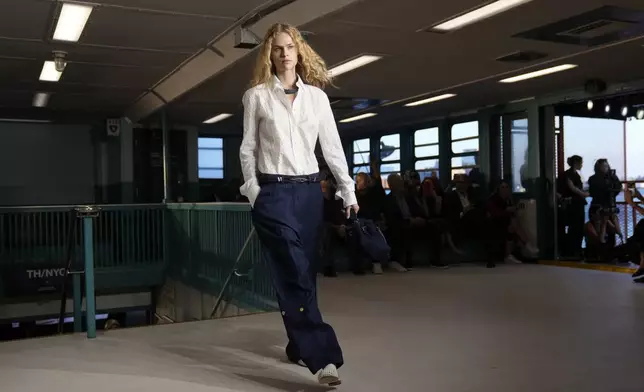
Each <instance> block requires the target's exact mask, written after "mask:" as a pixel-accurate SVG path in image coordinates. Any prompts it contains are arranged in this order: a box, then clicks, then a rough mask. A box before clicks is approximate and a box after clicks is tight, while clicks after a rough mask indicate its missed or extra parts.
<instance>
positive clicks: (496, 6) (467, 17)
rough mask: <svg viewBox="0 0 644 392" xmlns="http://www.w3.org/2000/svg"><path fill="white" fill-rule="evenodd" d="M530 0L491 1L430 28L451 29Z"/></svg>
mask: <svg viewBox="0 0 644 392" xmlns="http://www.w3.org/2000/svg"><path fill="white" fill-rule="evenodd" d="M531 1H532V0H498V1H495V2H493V3H490V4H487V5H484V6H483V7H480V8H477V9H475V10H472V11H470V12H467V13H465V14H463V15H460V16H457V17H455V18H452V19H450V20H447V21H445V22H443V23H441V24H439V25H437V26H434V27H432V30H438V31H452V30H456V29H460V28H461V27H465V26H467V25H470V24H472V23H476V22H479V21H481V20H484V19H487V18H490V17H492V16H494V15H496V14H500V13H501V12H505V11H507V10H509V9H511V8H514V7H518V6H520V5H522V4H525V3H529V2H531Z"/></svg>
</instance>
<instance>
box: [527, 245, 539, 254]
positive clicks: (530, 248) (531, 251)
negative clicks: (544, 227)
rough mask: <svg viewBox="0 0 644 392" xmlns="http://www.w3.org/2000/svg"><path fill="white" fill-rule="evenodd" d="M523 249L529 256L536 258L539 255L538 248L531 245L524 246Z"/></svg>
mask: <svg viewBox="0 0 644 392" xmlns="http://www.w3.org/2000/svg"><path fill="white" fill-rule="evenodd" d="M524 249H525V250H526V252H527V253H528V254H529V255H530V256H537V255H538V254H539V248H537V247H536V246H534V245H532V244H525V246H524Z"/></svg>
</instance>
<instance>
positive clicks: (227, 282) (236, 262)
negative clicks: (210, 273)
mask: <svg viewBox="0 0 644 392" xmlns="http://www.w3.org/2000/svg"><path fill="white" fill-rule="evenodd" d="M254 234H255V227H253V228H252V229H251V230H250V233H249V234H248V237H246V241H245V242H244V246H242V248H241V250H240V251H239V254H237V260H235V263H234V264H233V268H232V271H230V274H228V277H227V278H226V281H225V282H224V285H223V286H221V291H219V297H217V302H216V303H215V306H214V307H213V308H212V311H211V312H210V318H214V317H215V315H216V314H217V309H219V305H221V302H222V301H223V299H224V293H225V292H226V288H228V285H229V284H230V280H231V279H232V278H233V275H235V276H238V277H241V276H246V275H248V272H247V273H245V274H242V273H240V272H239V271H238V270H237V266H238V265H239V261H240V260H241V258H242V256H243V255H244V252H245V251H246V248H247V247H248V244H250V240H251V239H252V238H253V235H254Z"/></svg>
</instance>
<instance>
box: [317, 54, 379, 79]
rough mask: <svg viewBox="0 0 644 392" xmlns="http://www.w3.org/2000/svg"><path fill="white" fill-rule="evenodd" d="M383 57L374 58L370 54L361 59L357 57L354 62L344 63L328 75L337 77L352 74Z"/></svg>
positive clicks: (332, 69)
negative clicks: (355, 70)
mask: <svg viewBox="0 0 644 392" xmlns="http://www.w3.org/2000/svg"><path fill="white" fill-rule="evenodd" d="M381 58H382V57H381V56H374V55H370V54H365V55H362V56H360V57H356V58H355V59H353V60H349V61H347V62H345V63H342V64H340V65H338V66H337V67H333V68H331V69H330V70H329V71H328V74H329V76H330V77H336V76H338V75H342V74H343V73H347V72H351V71H353V70H354V69H356V68H360V67H364V66H365V65H367V64H371V63H373V62H374V61H378V60H380V59H381Z"/></svg>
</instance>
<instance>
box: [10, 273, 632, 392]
mask: <svg viewBox="0 0 644 392" xmlns="http://www.w3.org/2000/svg"><path fill="white" fill-rule="evenodd" d="M320 299H321V303H322V307H323V311H324V314H325V317H326V318H327V320H328V321H329V322H331V323H332V324H333V325H334V326H335V328H336V330H337V333H338V336H339V337H340V340H341V342H342V344H343V348H344V350H345V360H346V365H345V366H344V367H343V368H342V369H341V376H342V379H343V385H341V386H340V387H339V389H340V390H345V391H351V392H362V391H388V392H412V391H419V392H421V391H422V392H429V391H431V392H469V391H472V392H505V391H507V392H533V391H534V392H549V391H561V392H572V391H584V392H608V391H638V392H641V391H643V390H644V285H636V284H633V283H631V281H630V279H629V276H628V275H624V274H616V273H607V272H596V271H585V270H575V269H568V268H557V267H545V266H527V265H523V266H505V267H501V268H497V269H496V270H487V269H485V268H481V267H474V266H462V267H458V268H453V269H451V270H448V271H436V270H431V271H425V270H418V271H414V272H412V273H407V274H395V273H391V274H385V275H384V276H367V277H353V276H343V277H340V278H339V279H335V280H333V279H331V280H329V279H324V280H322V281H321V293H320ZM284 343H285V342H284V333H283V331H282V326H281V321H280V318H279V315H277V314H266V315H258V316H246V317H239V318H235V319H227V320H216V321H204V322H195V323H184V324H178V325H168V326H157V327H146V328H138V329H128V330H119V331H110V332H109V333H107V334H102V335H101V336H99V338H98V339H96V340H93V341H88V340H86V339H85V338H84V337H83V336H82V335H78V336H63V337H52V338H44V339H33V340H26V341H16V342H9V343H2V344H0V390H1V391H2V392H16V391H47V392H59V391H60V392H62V391H64V392H77V391H78V392H80V391H83V392H86V391H92V392H99V391H110V392H128V391H155V392H163V391H174V392H179V389H184V388H185V390H186V391H191V392H201V391H211V392H214V391H247V392H253V391H289V392H296V391H324V390H326V389H328V388H322V387H319V386H317V385H316V384H315V383H314V379H313V377H312V375H310V374H309V373H308V371H307V370H306V369H303V368H299V367H297V366H294V365H291V364H288V363H285V362H284V360H283V354H282V350H283V348H282V346H283V344H284Z"/></svg>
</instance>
